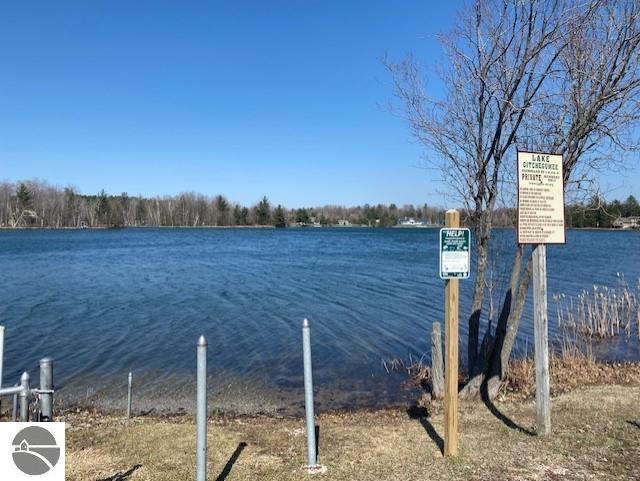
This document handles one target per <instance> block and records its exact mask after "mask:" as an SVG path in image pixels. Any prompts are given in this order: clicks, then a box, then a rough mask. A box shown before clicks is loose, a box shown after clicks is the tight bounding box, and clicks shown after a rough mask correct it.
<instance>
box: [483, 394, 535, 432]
mask: <svg viewBox="0 0 640 481" xmlns="http://www.w3.org/2000/svg"><path fill="white" fill-rule="evenodd" d="M480 392H481V396H482V402H484V405H485V406H487V409H489V411H490V412H491V414H493V415H494V416H495V417H496V418H498V419H499V420H500V421H502V424H504V425H505V426H507V427H508V428H510V429H515V430H516V431H519V432H521V433H522V434H526V435H527V436H535V435H536V433H534V432H533V431H530V430H529V429H527V428H525V427H523V426H520V425H519V424H518V423H516V422H515V421H513V420H512V419H510V418H509V417H507V416H506V415H505V414H504V413H503V412H502V411H500V410H499V409H498V408H497V407H496V405H495V404H494V403H493V401H492V400H491V398H490V397H489V392H488V390H487V384H486V383H484V384H483V385H482V388H481V389H480Z"/></svg>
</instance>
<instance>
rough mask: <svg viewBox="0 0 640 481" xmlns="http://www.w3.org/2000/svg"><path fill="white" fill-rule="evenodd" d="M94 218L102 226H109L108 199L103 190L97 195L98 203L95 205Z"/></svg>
mask: <svg viewBox="0 0 640 481" xmlns="http://www.w3.org/2000/svg"><path fill="white" fill-rule="evenodd" d="M96 216H97V217H98V222H99V223H100V224H102V225H109V221H110V218H111V206H110V205H109V197H108V196H107V194H106V193H105V191H104V189H102V190H101V191H100V193H99V194H98V203H97V204H96Z"/></svg>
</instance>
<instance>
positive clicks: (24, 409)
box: [19, 371, 30, 423]
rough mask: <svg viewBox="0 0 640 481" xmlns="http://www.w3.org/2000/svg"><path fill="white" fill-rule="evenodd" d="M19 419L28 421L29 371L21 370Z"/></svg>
mask: <svg viewBox="0 0 640 481" xmlns="http://www.w3.org/2000/svg"><path fill="white" fill-rule="evenodd" d="M20 387H21V388H22V391H21V392H20V394H19V396H20V421H22V422H23V423H26V422H28V421H29V394H30V392H29V373H28V372H26V371H25V372H23V373H22V376H21V377H20Z"/></svg>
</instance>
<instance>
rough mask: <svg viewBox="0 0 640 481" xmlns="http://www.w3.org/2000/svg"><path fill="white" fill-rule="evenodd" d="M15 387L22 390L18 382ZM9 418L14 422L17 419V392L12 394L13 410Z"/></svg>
mask: <svg viewBox="0 0 640 481" xmlns="http://www.w3.org/2000/svg"><path fill="white" fill-rule="evenodd" d="M16 387H17V388H19V389H20V391H22V387H20V384H16ZM11 420H12V421H13V422H14V423H15V422H16V421H17V420H18V393H17V392H16V393H14V394H13V412H12V416H11Z"/></svg>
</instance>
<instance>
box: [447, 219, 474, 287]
mask: <svg viewBox="0 0 640 481" xmlns="http://www.w3.org/2000/svg"><path fill="white" fill-rule="evenodd" d="M470 270H471V231H470V230H469V229H464V228H459V227H456V228H447V229H440V278H441V279H467V278H469V271H470Z"/></svg>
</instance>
